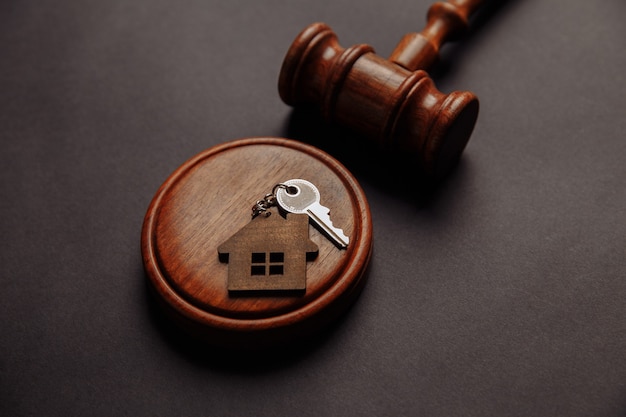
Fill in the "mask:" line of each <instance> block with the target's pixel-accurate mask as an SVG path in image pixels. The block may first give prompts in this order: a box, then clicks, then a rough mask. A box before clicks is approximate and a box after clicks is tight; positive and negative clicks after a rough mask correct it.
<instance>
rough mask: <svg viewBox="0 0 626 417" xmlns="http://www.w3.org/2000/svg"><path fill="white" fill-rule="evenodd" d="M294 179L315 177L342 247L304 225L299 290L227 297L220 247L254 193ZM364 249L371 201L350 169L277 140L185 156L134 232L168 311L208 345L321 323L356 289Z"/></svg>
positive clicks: (240, 343)
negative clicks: (307, 244)
mask: <svg viewBox="0 0 626 417" xmlns="http://www.w3.org/2000/svg"><path fill="white" fill-rule="evenodd" d="M293 178H303V179H307V180H309V181H311V182H313V183H314V184H316V186H317V188H318V189H319V190H320V193H321V199H322V200H321V203H322V204H324V205H325V206H327V207H329V208H330V209H331V216H332V218H333V221H334V222H335V224H340V225H342V227H343V230H344V231H345V232H346V234H347V235H348V236H350V239H351V242H350V246H349V247H348V249H347V250H339V249H337V248H336V247H335V246H334V245H333V244H332V243H331V242H330V241H329V240H328V239H327V238H326V237H325V236H323V235H321V234H320V233H319V232H318V231H317V230H316V229H315V228H313V227H310V239H311V240H312V241H313V242H314V243H315V244H316V245H317V246H318V247H319V255H318V257H317V259H316V260H315V261H314V262H309V263H308V265H307V289H306V292H305V293H304V294H303V295H297V296H276V295H275V296H252V297H245V296H244V297H236V296H231V295H229V293H228V288H227V271H228V265H227V264H225V263H221V262H220V261H219V259H218V252H217V248H218V246H219V245H220V244H222V243H223V242H225V241H227V240H228V238H229V237H230V236H232V235H233V233H235V232H236V231H237V230H239V229H241V228H242V227H243V226H244V225H246V224H247V223H248V222H250V214H251V210H250V207H251V206H252V204H253V203H254V202H255V201H256V200H257V199H259V198H261V197H263V196H264V195H265V194H266V193H268V192H270V191H271V190H272V188H273V186H274V185H275V184H277V183H279V182H282V181H286V180H289V179H293ZM276 215H278V214H276ZM371 249H372V223H371V215H370V212H369V207H368V204H367V201H366V198H365V195H364V193H363V191H362V190H361V188H360V186H359V185H358V183H357V182H356V180H355V179H354V178H353V177H352V175H351V174H350V173H349V172H348V171H347V170H346V169H345V168H344V167H343V166H342V165H341V164H340V163H339V162H337V161H336V160H334V159H333V158H332V157H330V156H329V155H327V154H325V153H324V152H322V151H320V150H318V149H316V148H314V147H312V146H309V145H304V144H301V143H299V142H296V141H291V140H286V139H279V138H255V139H242V140H238V141H233V142H229V143H225V144H223V145H220V146H217V147H214V148H211V149H208V150H206V151H205V152H202V153H200V154H199V155H197V156H196V157H194V158H192V159H190V160H189V161H187V162H186V163H185V164H183V165H182V166H181V167H180V168H178V169H177V170H176V171H175V172H174V173H173V174H172V175H171V176H170V177H169V178H168V179H167V180H166V181H165V183H164V184H163V185H162V186H161V187H160V189H159V190H158V192H157V194H156V195H155V197H154V199H153V201H152V203H151V205H150V207H149V209H148V212H147V213H146V217H145V220H144V226H143V231H142V254H143V259H144V266H145V270H146V273H147V276H148V278H149V281H150V283H151V285H152V288H153V289H154V291H155V293H156V295H157V299H159V300H160V301H161V302H162V304H163V306H164V307H165V309H166V311H168V312H169V314H170V315H171V316H172V317H173V318H174V319H175V320H176V321H177V322H178V323H179V324H180V325H181V326H183V327H185V328H186V329H188V330H189V331H191V332H193V333H194V334H196V335H199V336H201V337H203V338H205V339H207V340H209V341H210V342H211V343H214V344H218V345H227V346H237V347H246V346H247V347H250V346H261V345H267V344H273V343H279V342H280V341H282V340H285V339H292V338H293V337H297V335H302V334H309V333H310V332H312V331H314V330H315V329H317V328H319V327H320V326H323V325H324V324H325V323H326V322H327V321H328V320H331V319H332V318H333V317H335V316H336V315H337V314H339V313H340V312H341V311H343V310H344V309H345V308H346V307H347V306H348V305H349V304H350V302H351V301H352V300H353V298H354V297H355V296H356V294H358V291H359V289H360V288H361V286H362V285H363V283H364V279H363V275H364V271H365V269H366V266H367V264H368V262H369V258H370V253H371Z"/></svg>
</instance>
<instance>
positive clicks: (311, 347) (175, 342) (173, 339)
mask: <svg viewBox="0 0 626 417" xmlns="http://www.w3.org/2000/svg"><path fill="white" fill-rule="evenodd" d="M366 274H368V272H367V271H366ZM365 279H366V280H367V276H366V277H365ZM141 280H142V281H143V282H144V283H145V285H144V291H143V293H144V295H145V302H146V308H147V314H148V319H149V321H150V322H151V323H152V324H153V327H154V329H155V330H156V332H157V333H158V335H159V336H160V337H161V339H162V341H163V342H164V343H165V344H166V345H167V346H169V347H170V348H171V349H172V350H174V351H176V352H177V353H178V354H179V355H181V356H182V357H184V358H185V359H186V360H188V361H189V362H190V363H192V364H193V365H194V366H197V367H203V368H208V369H211V370H213V371H219V372H224V373H228V374H242V375H255V374H262V373H267V372H273V371H276V370H277V369H282V368H289V367H291V366H294V365H296V364H298V363H300V362H302V361H303V360H306V359H307V358H308V357H310V356H311V355H313V354H314V353H315V352H316V351H318V350H320V349H321V348H323V347H324V346H327V345H328V344H329V343H330V342H331V340H332V339H334V338H336V337H337V336H338V333H339V332H343V331H345V325H346V321H348V320H349V315H350V313H351V310H352V309H353V307H354V305H355V304H356V303H358V302H359V298H360V296H361V294H359V295H357V297H356V299H355V300H354V301H353V303H352V304H351V305H349V306H347V308H346V310H345V311H343V312H342V313H341V314H340V315H339V316H338V317H337V318H336V319H334V320H333V321H332V322H331V323H330V324H329V325H327V326H325V327H324V328H322V329H321V330H318V331H316V332H314V333H311V334H310V335H308V336H306V337H301V338H298V339H296V340H293V341H292V342H290V343H284V344H281V345H277V346H273V347H268V348H262V349H255V348H254V347H250V346H248V348H247V349H233V348H222V347H216V346H212V345H211V344H209V343H207V342H206V341H205V340H201V339H199V338H197V337H194V336H192V335H190V334H189V333H187V332H185V331H184V330H183V329H181V328H180V327H179V326H178V325H177V324H176V323H175V322H174V321H173V320H172V319H171V318H170V317H168V316H167V314H166V313H165V311H163V308H162V307H161V305H159V302H158V301H157V300H156V299H155V296H154V295H153V293H152V289H151V288H149V285H150V284H149V283H148V278H147V277H146V276H145V274H143V276H142V277H141ZM364 287H367V283H366V284H365V285H364ZM362 291H363V290H362Z"/></svg>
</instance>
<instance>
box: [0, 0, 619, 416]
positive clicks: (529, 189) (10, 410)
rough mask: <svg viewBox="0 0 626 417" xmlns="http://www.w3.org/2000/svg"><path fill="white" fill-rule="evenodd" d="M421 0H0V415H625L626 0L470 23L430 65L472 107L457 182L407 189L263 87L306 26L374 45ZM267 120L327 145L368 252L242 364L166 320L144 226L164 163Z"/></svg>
mask: <svg viewBox="0 0 626 417" xmlns="http://www.w3.org/2000/svg"><path fill="white" fill-rule="evenodd" d="M429 4H430V3H429V2H426V1H404V0H385V1H371V0H370V1H360V2H355V1H332V2H331V1H318V2H302V1H265V2H251V1H250V2H243V1H233V2H228V3H227V2H217V1H208V2H207V1H182V2H173V1H169V2H168V1H164V0H159V1H143V0H138V1H133V2H128V1H122V0H112V1H106V2H101V1H100V2H96V1H76V0H68V1H63V2H52V1H37V2H34V1H15V0H8V1H3V2H2V4H0V56H1V57H2V59H1V61H0V141H1V142H0V181H1V182H0V193H1V194H0V197H1V198H0V234H1V236H2V240H1V243H0V315H1V317H2V322H1V323H2V324H1V327H0V414H2V415H6V416H30V415H48V416H53V415H54V416H56V415H58V416H67V415H90V416H94V417H95V416H111V415H132V416H154V415H163V416H179V415H184V416H201V415H202V416H205V415H230V416H236V415H254V416H283V415H284V416H288V415H299V416H321V415H411V416H414V415H424V416H456V415H464V416H503V415H505V416H547V415H550V416H623V415H624V414H625V413H626V356H625V353H624V352H626V162H625V161H626V140H625V139H624V138H625V136H624V134H625V133H624V132H626V117H625V116H626V95H624V91H625V84H626V79H625V78H624V75H623V69H624V68H625V67H626V53H624V42H623V40H624V39H626V25H625V24H624V18H625V17H626V3H624V2H623V1H621V0H608V1H604V2H590V1H571V0H570V1H566V0H555V1H549V2H548V1H539V0H534V1H533V0H510V1H507V2H504V3H503V4H502V5H500V6H498V7H491V8H489V9H488V10H486V11H487V13H484V14H483V15H482V16H478V18H477V19H476V22H475V23H476V25H475V30H474V31H473V32H472V33H471V34H470V35H469V36H468V37H466V39H465V40H464V41H463V42H461V43H459V44H454V45H448V46H447V47H446V48H445V50H444V60H443V62H441V63H440V65H439V66H438V67H437V68H436V69H435V70H434V72H433V75H434V77H435V81H436V83H437V85H438V87H439V88H440V89H441V90H442V91H445V92H449V91H452V90H455V89H460V90H464V89H468V90H472V91H473V92H475V93H476V94H477V95H478V96H479V98H480V100H481V113H480V116H479V121H478V124H477V126H476V130H475V132H474V135H473V137H472V139H471V141H470V143H469V146H468V148H467V150H466V153H465V155H464V157H463V159H462V161H461V164H460V166H459V167H458V169H457V170H456V171H455V172H454V173H453V175H452V176H451V177H450V178H449V179H448V180H447V181H446V182H445V183H444V184H442V185H441V186H440V187H438V188H437V189H436V190H435V191H434V192H431V193H428V194H422V195H414V191H412V190H413V188H412V187H410V185H409V182H410V181H409V179H408V178H406V177H394V174H393V173H392V174H389V175H385V174H384V172H392V168H391V167H389V166H379V165H374V161H375V158H374V156H375V154H372V153H371V152H366V151H364V150H363V148H362V147H357V148H354V149H353V150H352V151H351V152H348V150H347V149H346V147H343V146H339V145H337V144H336V143H335V142H334V139H337V138H338V137H342V136H343V133H342V132H336V131H328V130H326V129H321V128H319V127H316V126H311V125H307V119H308V117H301V116H299V115H298V114H297V113H296V114H294V113H292V112H291V110H290V109H289V108H288V107H287V106H285V105H284V104H283V103H282V102H281V101H280V99H279V98H278V93H277V88H276V82H277V77H278V71H279V69H280V64H281V62H282V58H283V55H284V53H285V52H286V50H287V48H288V46H289V45H290V43H291V41H292V40H293V38H294V37H295V36H296V35H297V33H298V32H299V31H300V30H301V29H302V28H304V27H305V26H306V25H307V24H309V23H311V22H314V21H324V22H326V23H328V24H329V25H330V26H331V27H332V28H333V29H334V30H335V31H336V32H337V33H338V34H339V38H340V42H341V43H342V45H351V44H354V43H369V44H371V45H373V46H374V47H375V48H376V50H377V51H378V53H379V54H381V55H383V56H387V55H389V53H390V52H391V50H392V49H393V47H394V46H395V43H396V42H397V41H398V40H399V39H400V38H401V36H402V35H403V34H404V33H405V32H408V31H412V30H420V29H421V28H422V27H423V24H424V23H423V22H424V21H425V13H426V10H427V7H428V6H429ZM259 135H262V136H272V135H274V136H287V137H291V138H295V139H300V140H306V141H309V142H311V143H314V144H317V145H319V146H320V147H322V148H324V149H327V150H329V151H330V152H331V153H333V154H334V155H335V156H337V157H338V158H340V160H342V162H344V163H345V164H346V165H347V166H348V167H349V168H350V169H351V170H352V171H353V172H354V174H355V175H356V176H357V178H358V179H359V180H360V181H361V184H362V186H363V187H364V189H365V192H366V194H367V196H368V198H369V202H370V205H371V209H372V214H373V219H374V232H375V235H374V239H375V249H374V256H373V259H372V263H371V266H370V274H369V282H368V284H367V285H366V287H365V290H364V292H363V294H362V295H361V297H360V299H359V300H358V301H357V303H356V304H355V306H354V307H353V308H352V309H351V310H350V311H349V313H348V314H347V315H346V316H345V317H344V318H343V319H342V320H341V321H340V322H339V323H337V325H336V326H335V327H334V328H333V329H331V330H329V332H328V333H327V334H324V335H321V336H320V337H319V338H318V340H316V341H315V342H311V343H310V346H309V347H307V348H305V349H297V350H295V351H294V352H291V353H287V352H278V354H277V355H273V357H270V358H267V357H261V356H260V355H259V356H255V355H254V354H247V356H248V358H247V359H245V360H244V359H242V358H241V357H240V356H233V357H231V355H230V354H228V353H224V352H214V351H211V350H208V349H204V348H200V347H198V346H194V345H193V344H191V343H190V341H189V340H187V339H185V338H184V337H182V336H181V335H179V334H178V333H177V332H176V331H174V330H173V329H171V328H170V327H169V326H168V325H167V324H165V323H164V322H163V320H162V318H161V316H160V315H159V314H158V313H157V311H156V307H155V306H154V305H153V303H152V302H151V299H150V297H149V294H148V293H147V288H146V285H145V277H144V275H143V271H142V264H141V258H140V253H139V237H140V229H141V222H142V219H143V215H144V213H145V211H146V209H147V206H148V204H149V202H150V199H151V198H152V196H153V195H154V193H155V192H156V190H157V188H158V186H159V185H160V184H161V183H162V182H163V181H164V180H165V178H166V177H167V176H168V175H169V173H170V172H171V171H173V170H174V169H175V168H176V167H177V166H179V165H180V164H181V163H182V162H184V161H185V160H186V159H187V158H189V157H191V156H193V155H194V154H196V153H198V152H199V151H201V150H203V149H205V148H207V147H210V146H212V145H215V144H218V143H222V142H224V141H227V140H231V139H236V138H240V137H247V136H259ZM330 139H333V141H331V140H330ZM347 140H348V143H350V141H354V138H349V137H348V138H347ZM259 165H260V167H262V166H263V161H259ZM259 191H260V193H262V192H264V190H259ZM253 198H256V196H253ZM242 209H245V210H248V207H245V208H242Z"/></svg>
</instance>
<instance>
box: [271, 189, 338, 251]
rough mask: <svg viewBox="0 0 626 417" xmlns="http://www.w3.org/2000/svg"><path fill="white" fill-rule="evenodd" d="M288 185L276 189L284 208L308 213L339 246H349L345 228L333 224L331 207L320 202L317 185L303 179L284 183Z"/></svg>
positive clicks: (298, 212)
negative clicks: (344, 231)
mask: <svg viewBox="0 0 626 417" xmlns="http://www.w3.org/2000/svg"><path fill="white" fill-rule="evenodd" d="M283 184H284V185H285V186H286V187H283V188H279V189H278V190H277V191H276V201H277V202H278V204H279V205H280V207H282V208H283V209H284V210H286V211H288V212H290V213H295V214H308V215H309V218H311V220H313V221H314V222H315V224H316V225H317V226H319V228H320V229H322V231H323V232H324V234H326V236H327V237H328V238H330V240H332V241H333V243H335V245H337V246H338V247H339V248H341V249H345V248H347V247H348V243H349V242H350V239H349V238H348V237H347V236H346V235H345V234H344V233H343V230H341V229H338V228H336V227H335V226H333V222H332V221H331V220H330V215H329V213H330V209H329V208H328V207H324V206H322V205H321V204H320V192H319V190H318V189H317V187H316V186H315V185H313V184H311V183H310V182H308V181H306V180H302V179H294V180H289V181H285V182H284V183H283Z"/></svg>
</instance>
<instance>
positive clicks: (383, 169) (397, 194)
mask: <svg viewBox="0 0 626 417" xmlns="http://www.w3.org/2000/svg"><path fill="white" fill-rule="evenodd" d="M283 135H285V137H288V138H292V139H295V140H299V141H301V142H304V143H308V144H310V145H313V146H315V147H317V148H319V149H322V150H323V151H325V152H327V153H328V154H330V155H331V156H333V157H334V158H335V159H337V160H339V162H341V163H342V164H343V165H344V166H345V167H346V168H347V169H348V170H349V171H350V172H352V173H353V174H354V175H355V176H356V177H357V178H358V179H359V181H361V182H365V183H367V184H368V185H371V186H374V187H376V188H377V189H379V190H380V191H382V192H384V193H386V194H389V195H392V196H393V197H394V198H398V199H401V200H403V201H407V202H409V203H411V204H415V205H417V206H423V205H427V204H428V203H429V202H431V201H432V200H433V199H435V198H436V197H437V195H439V193H440V192H441V191H442V190H443V189H445V187H446V184H449V183H450V182H454V181H455V180H457V179H458V178H459V177H460V176H462V175H463V172H464V171H465V170H466V168H467V161H465V160H464V158H461V160H460V161H459V162H458V163H457V164H456V166H454V167H453V168H452V169H451V170H450V172H449V173H448V174H447V175H446V176H444V177H442V178H438V179H433V178H429V177H427V176H426V175H425V174H424V173H423V172H421V170H420V168H419V165H418V163H417V161H416V158H415V156H414V155H411V154H410V153H407V152H398V151H396V150H394V149H388V148H385V147H384V146H383V145H380V144H377V143H373V142H372V141H371V140H370V139H367V138H364V137H362V136H360V135H359V134H358V133H354V132H353V131H351V130H349V129H347V128H344V127H342V126H339V125H336V124H328V123H326V122H325V121H324V120H323V118H322V117H321V115H320V114H319V112H318V111H317V110H316V109H314V108H312V107H298V108H295V109H293V110H292V112H291V114H290V115H289V118H288V120H287V122H286V127H285V131H284V132H283Z"/></svg>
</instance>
